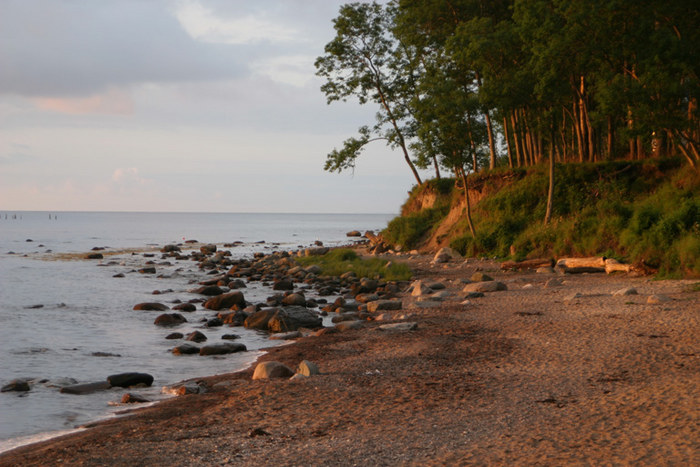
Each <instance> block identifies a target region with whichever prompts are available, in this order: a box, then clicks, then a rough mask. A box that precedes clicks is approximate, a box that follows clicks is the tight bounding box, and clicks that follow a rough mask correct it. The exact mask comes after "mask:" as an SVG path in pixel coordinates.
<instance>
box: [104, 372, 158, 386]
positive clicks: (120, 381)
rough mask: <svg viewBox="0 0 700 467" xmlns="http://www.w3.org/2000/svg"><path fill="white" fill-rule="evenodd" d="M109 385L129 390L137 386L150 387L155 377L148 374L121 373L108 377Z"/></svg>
mask: <svg viewBox="0 0 700 467" xmlns="http://www.w3.org/2000/svg"><path fill="white" fill-rule="evenodd" d="M107 381H109V384H111V385H112V386H115V387H120V388H128V387H130V386H136V385H137V384H144V385H146V386H150V385H151V384H153V376H151V375H149V374H148V373H134V372H132V373H119V374H116V375H110V376H107Z"/></svg>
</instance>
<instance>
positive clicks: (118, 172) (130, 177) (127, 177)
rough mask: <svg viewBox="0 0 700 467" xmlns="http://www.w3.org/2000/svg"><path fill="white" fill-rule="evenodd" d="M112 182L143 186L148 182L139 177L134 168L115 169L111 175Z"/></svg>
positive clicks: (137, 171)
mask: <svg viewBox="0 0 700 467" xmlns="http://www.w3.org/2000/svg"><path fill="white" fill-rule="evenodd" d="M112 181H113V182H115V183H117V184H120V185H145V184H146V183H148V182H149V180H147V179H145V178H143V177H141V175H140V174H139V169H137V168H136V167H129V168H126V169H123V168H118V169H115V170H114V172H113V173H112Z"/></svg>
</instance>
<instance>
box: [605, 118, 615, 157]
mask: <svg viewBox="0 0 700 467" xmlns="http://www.w3.org/2000/svg"><path fill="white" fill-rule="evenodd" d="M614 131H615V130H614V128H613V120H612V116H611V115H608V139H607V146H608V147H607V151H606V152H607V157H608V159H609V160H612V159H613V156H614V154H613V152H614V151H615V135H614V134H613V132H614Z"/></svg>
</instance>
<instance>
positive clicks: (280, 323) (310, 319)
mask: <svg viewBox="0 0 700 467" xmlns="http://www.w3.org/2000/svg"><path fill="white" fill-rule="evenodd" d="M322 323H323V321H322V320H321V318H320V317H318V316H317V315H316V314H315V313H313V312H311V311H309V310H308V309H306V308H304V307H300V306H288V307H284V308H282V309H279V310H278V311H277V313H275V314H274V315H273V316H272V317H271V318H270V320H269V321H268V324H267V328H268V329H269V330H270V331H271V332H288V331H296V330H297V329H299V328H310V329H315V328H320V327H321V326H322V325H323V324H322Z"/></svg>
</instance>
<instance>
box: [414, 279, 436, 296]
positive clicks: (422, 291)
mask: <svg viewBox="0 0 700 467" xmlns="http://www.w3.org/2000/svg"><path fill="white" fill-rule="evenodd" d="M411 289H412V290H411V295H412V296H414V297H420V296H422V295H427V294H431V293H433V289H431V288H430V287H428V286H427V285H426V284H425V283H424V282H423V281H414V282H413V283H412V284H411Z"/></svg>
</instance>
